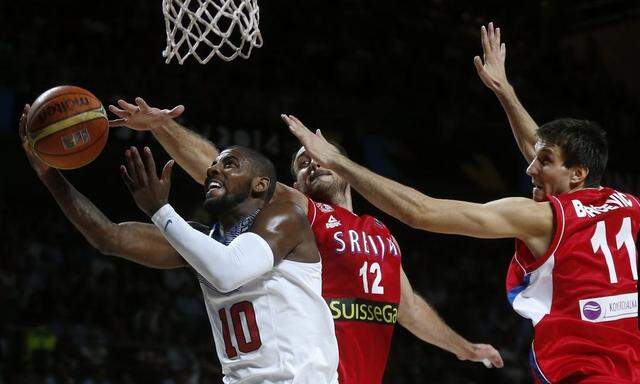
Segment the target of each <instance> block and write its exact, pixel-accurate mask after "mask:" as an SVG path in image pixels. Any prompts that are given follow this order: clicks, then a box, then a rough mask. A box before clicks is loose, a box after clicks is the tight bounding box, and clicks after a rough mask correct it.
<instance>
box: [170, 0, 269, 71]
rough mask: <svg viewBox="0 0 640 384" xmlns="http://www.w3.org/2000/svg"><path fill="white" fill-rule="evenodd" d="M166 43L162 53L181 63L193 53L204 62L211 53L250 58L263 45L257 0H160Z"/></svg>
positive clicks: (227, 57) (224, 57) (208, 58)
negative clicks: (254, 50) (252, 52)
mask: <svg viewBox="0 0 640 384" xmlns="http://www.w3.org/2000/svg"><path fill="white" fill-rule="evenodd" d="M162 12H163V13H164V18H165V26H166V31H167V47H166V48H165V50H164V51H163V52H162V56H164V57H165V58H166V61H165V62H166V63H169V62H170V61H171V59H173V58H174V57H175V58H176V60H178V63H180V64H183V63H184V61H185V60H186V59H187V58H188V57H189V56H193V57H195V58H196V60H198V62H200V64H206V63H207V62H209V60H211V59H212V58H213V57H214V56H218V57H219V58H221V59H222V60H224V61H231V60H233V59H235V58H236V57H238V56H240V57H242V58H244V59H247V58H249V55H251V50H252V49H253V47H256V48H259V47H261V46H262V36H261V35H260V29H259V23H260V8H259V7H258V0H162Z"/></svg>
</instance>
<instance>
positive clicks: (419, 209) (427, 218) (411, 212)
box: [402, 205, 437, 231]
mask: <svg viewBox="0 0 640 384" xmlns="http://www.w3.org/2000/svg"><path fill="white" fill-rule="evenodd" d="M402 222H404V223H405V224H407V225H408V226H410V227H411V228H414V229H422V230H425V231H430V230H433V229H434V223H436V222H437V212H435V211H434V210H433V209H431V208H429V207H425V206H423V205H419V206H416V207H413V208H412V209H408V210H407V212H406V214H405V215H404V218H403V219H402Z"/></svg>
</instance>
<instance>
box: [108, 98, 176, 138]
mask: <svg viewBox="0 0 640 384" xmlns="http://www.w3.org/2000/svg"><path fill="white" fill-rule="evenodd" d="M135 103H136V104H135V105H134V104H130V103H127V102H126V101H124V100H118V105H119V106H120V108H118V107H116V106H114V105H109V110H110V111H111V112H113V113H114V114H115V115H116V116H118V117H119V119H116V120H111V121H109V126H110V127H127V128H131V129H133V130H136V131H149V130H152V129H153V128H155V127H157V126H159V125H161V124H163V123H164V122H166V121H168V120H171V119H175V118H176V117H178V116H180V115H181V114H182V112H184V106H183V105H178V106H177V107H174V108H173V109H159V108H153V107H150V106H149V105H148V104H147V103H146V102H145V101H144V100H143V99H142V98H141V97H136V99H135Z"/></svg>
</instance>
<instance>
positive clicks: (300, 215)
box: [256, 200, 307, 223]
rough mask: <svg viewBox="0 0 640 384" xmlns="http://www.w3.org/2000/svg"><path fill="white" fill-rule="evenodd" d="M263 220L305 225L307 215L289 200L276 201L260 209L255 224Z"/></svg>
mask: <svg viewBox="0 0 640 384" xmlns="http://www.w3.org/2000/svg"><path fill="white" fill-rule="evenodd" d="M265 220H268V221H271V220H279V221H280V222H283V223H284V222H295V223H298V222H300V221H304V222H305V223H306V222H307V215H306V213H305V211H304V210H303V209H302V208H301V207H300V205H299V204H297V203H295V202H293V201H290V200H277V201H271V202H270V203H269V204H267V205H266V206H265V207H264V208H262V210H261V211H260V213H259V214H258V216H257V217H256V222H258V221H265Z"/></svg>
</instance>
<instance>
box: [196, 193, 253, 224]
mask: <svg viewBox="0 0 640 384" xmlns="http://www.w3.org/2000/svg"><path fill="white" fill-rule="evenodd" d="M245 190H246V193H244V194H240V193H238V194H235V195H231V194H229V193H226V194H225V195H224V196H222V197H221V198H219V199H207V200H205V201H204V208H205V209H206V210H207V211H208V212H209V213H210V214H212V215H213V216H214V217H219V216H220V215H223V214H225V213H226V212H228V211H230V210H231V209H233V208H234V207H236V206H237V205H239V204H240V203H242V202H243V201H245V200H246V199H247V198H248V197H249V189H248V188H246V189H245Z"/></svg>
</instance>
